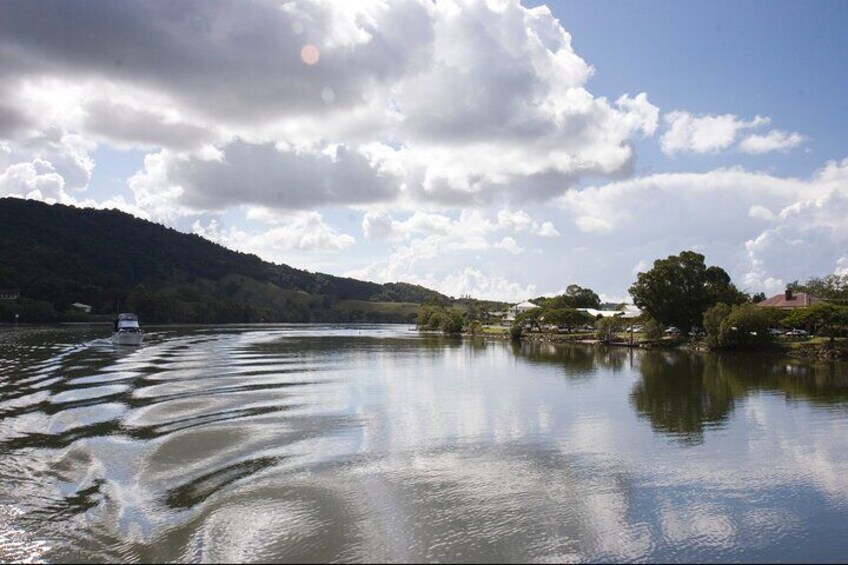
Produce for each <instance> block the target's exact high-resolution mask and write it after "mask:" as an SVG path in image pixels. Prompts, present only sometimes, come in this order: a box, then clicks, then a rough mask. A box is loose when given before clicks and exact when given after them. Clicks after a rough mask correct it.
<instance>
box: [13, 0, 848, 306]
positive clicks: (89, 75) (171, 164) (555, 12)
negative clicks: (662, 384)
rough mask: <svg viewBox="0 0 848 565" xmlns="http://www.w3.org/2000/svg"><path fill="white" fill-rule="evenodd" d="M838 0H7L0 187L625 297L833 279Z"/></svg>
mask: <svg viewBox="0 0 848 565" xmlns="http://www.w3.org/2000/svg"><path fill="white" fill-rule="evenodd" d="M847 29H848V4H846V3H845V2H841V1H836V2H828V1H817V2H814V3H806V2H805V3H800V2H783V1H777V0H769V1H753V0H750V1H746V2H737V1H728V0H718V1H713V2H694V1H693V2H689V1H685V2H679V1H671V0H669V1H662V2H660V1H655V2H648V3H636V2H630V1H611V0H591V1H565V0H563V1H559V2H549V3H539V2H529V1H527V2H519V1H517V0H489V1H464V0H462V1H459V0H457V1H441V0H438V1H435V2H433V1H431V0H392V1H377V0H375V1H363V2H336V1H332V0H315V1H299V0H295V1H288V0H276V1H271V0H267V1H266V0H257V1H248V0H231V1H216V2H194V1H185V2H179V3H172V2H163V1H160V2H137V1H129V0H115V1H111V2H95V1H78V0H77V1H75V0H69V1H66V2H61V3H56V2H43V1H41V0H26V1H14V0H6V1H4V2H0V196H16V197H21V198H30V199H35V200H42V201H46V202H51V203H52V202H60V203H64V204H71V205H76V206H85V207H95V208H117V209H120V210H124V211H126V212H129V213H131V214H134V215H136V216H138V217H141V218H145V219H149V220H152V221H155V222H159V223H162V224H165V225H168V226H170V227H173V228H176V229H178V230H180V231H183V232H186V233H196V234H199V235H201V236H203V237H206V238H207V239H210V240H212V241H215V242H217V243H220V244H222V245H224V246H226V247H229V248H231V249H236V250H239V251H245V252H250V253H255V254H257V255H259V256H260V257H262V258H263V259H266V260H269V261H273V262H277V263H286V264H289V265H291V266H294V267H298V268H303V269H307V270H310V271H320V272H325V273H331V274H335V275H343V276H352V277H356V278H360V279H366V280H372V281H376V282H394V281H404V282H410V283H416V284H422V285H425V286H427V287H430V288H433V289H436V290H439V291H441V292H444V293H446V294H449V295H452V296H457V297H458V296H465V295H471V296H473V297H477V298H486V299H496V300H508V301H516V302H517V301H520V300H523V299H526V298H529V297H535V296H540V295H552V294H557V293H560V292H562V291H563V290H564V289H565V288H566V287H567V286H568V285H570V284H579V285H581V286H584V287H589V288H592V289H594V290H595V291H596V292H598V293H599V294H600V295H601V297H602V298H603V299H605V300H609V301H614V302H617V301H621V300H625V299H627V297H628V290H627V289H628V288H629V286H630V285H631V284H632V283H633V282H634V281H635V278H636V275H637V273H639V272H640V271H645V270H647V269H649V268H650V267H651V265H652V263H653V261H654V260H656V259H659V258H664V257H667V256H669V255H672V254H677V253H679V252H680V251H683V250H694V251H697V252H699V253H702V254H704V256H705V257H706V262H707V264H708V265H718V266H720V267H722V268H724V269H725V270H726V271H727V272H728V273H729V274H730V276H731V277H732V279H733V281H734V282H735V283H736V285H737V286H738V287H740V288H742V289H744V290H746V291H748V292H751V293H755V292H765V293H766V294H767V295H771V294H775V293H778V292H781V291H782V290H783V289H784V287H785V285H786V284H787V283H789V282H791V281H794V280H801V281H803V280H806V279H808V278H810V277H813V276H824V275H827V274H831V273H846V274H848V246H846V243H848V137H846V135H845V133H846V132H848V104H846V100H848V98H846V96H845V93H846V91H848V33H846V30H847Z"/></svg>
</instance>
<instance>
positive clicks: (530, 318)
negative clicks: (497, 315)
mask: <svg viewBox="0 0 848 565" xmlns="http://www.w3.org/2000/svg"><path fill="white" fill-rule="evenodd" d="M541 318H542V309H541V308H531V309H530V310H526V311H524V312H521V313H520V314H518V315H517V316H516V317H515V323H516V325H519V326H523V325H525V324H529V325H530V326H531V327H533V328H536V329H537V330H539V331H542V326H541Z"/></svg>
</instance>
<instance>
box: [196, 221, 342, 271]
mask: <svg viewBox="0 0 848 565" xmlns="http://www.w3.org/2000/svg"><path fill="white" fill-rule="evenodd" d="M192 231H193V232H194V233H195V234H197V235H199V236H201V237H204V238H206V239H209V240H211V241H214V242H216V243H220V244H221V245H224V246H225V247H228V248H230V249H236V250H239V251H244V252H246V253H256V254H257V255H259V256H260V257H262V258H263V259H265V260H268V261H277V262H279V261H282V260H284V258H285V255H283V254H282V252H285V251H292V250H297V251H326V252H337V251H343V250H345V249H347V248H348V247H350V246H351V245H353V244H354V243H356V239H355V238H354V237H353V236H350V235H348V234H343V233H339V232H338V231H337V230H335V229H333V228H331V227H330V226H328V225H327V224H326V223H325V222H324V220H323V217H322V216H321V214H318V213H317V212H303V213H300V214H297V215H295V216H293V217H291V218H289V219H288V221H286V222H285V223H283V224H282V225H279V226H276V227H273V228H271V229H268V230H265V231H254V232H248V231H244V230H241V229H239V228H237V227H235V226H232V227H230V228H229V229H228V230H225V229H222V228H221V226H220V223H219V222H218V220H214V219H213V220H211V221H210V222H208V223H207V224H206V225H203V224H202V223H201V222H200V221H195V222H194V224H193V226H192Z"/></svg>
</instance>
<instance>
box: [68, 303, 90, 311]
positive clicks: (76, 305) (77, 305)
mask: <svg viewBox="0 0 848 565" xmlns="http://www.w3.org/2000/svg"><path fill="white" fill-rule="evenodd" d="M71 307H72V308H76V309H77V310H82V311H83V312H85V313H86V314H91V306H89V305H88V304H83V303H82V302H74V303H73V304H71Z"/></svg>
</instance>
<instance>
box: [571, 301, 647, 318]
mask: <svg viewBox="0 0 848 565" xmlns="http://www.w3.org/2000/svg"><path fill="white" fill-rule="evenodd" d="M578 310H579V311H580V312H586V313H587V314H589V315H590V316H592V317H593V318H597V317H598V316H600V317H602V318H614V317H616V316H617V317H619V318H624V319H625V320H630V319H633V318H638V317H639V316H641V315H642V311H641V310H640V309H638V308H637V307H636V306H634V305H632V304H625V305H624V309H622V310H596V309H595V308H578Z"/></svg>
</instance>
